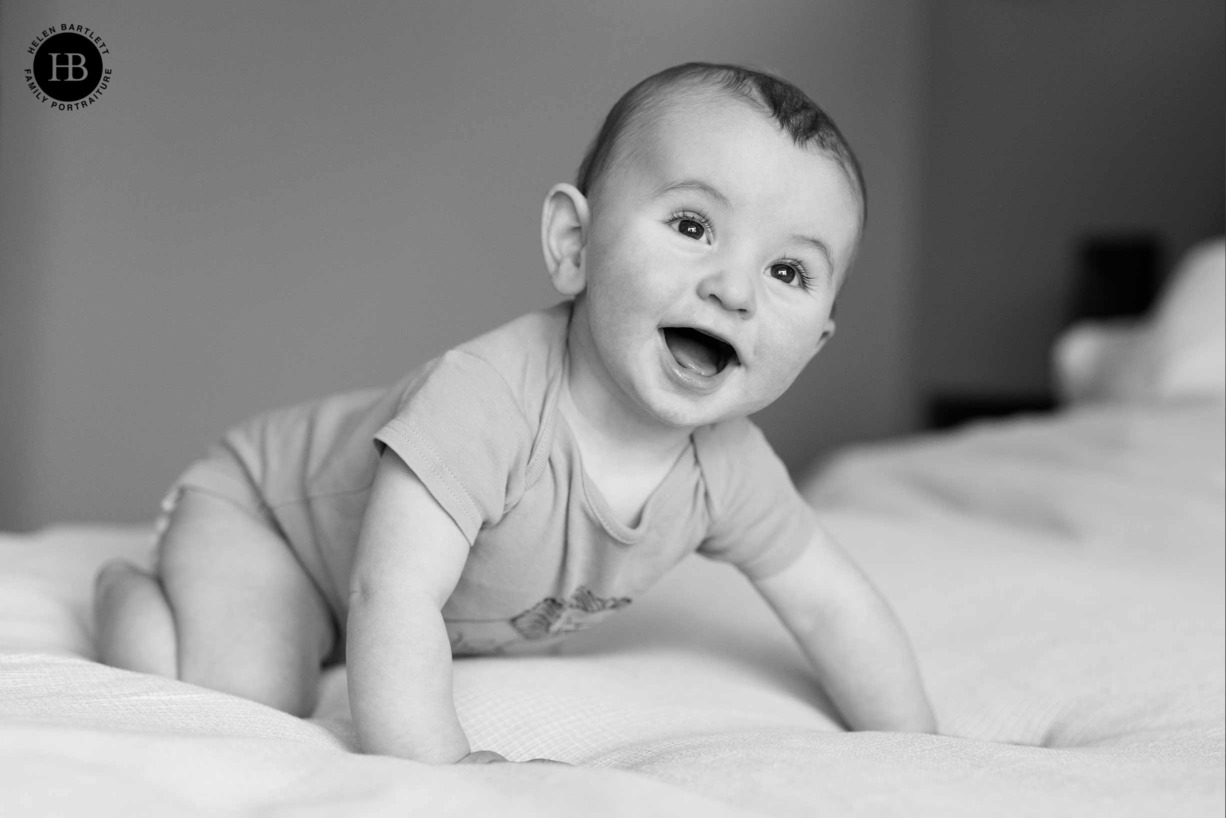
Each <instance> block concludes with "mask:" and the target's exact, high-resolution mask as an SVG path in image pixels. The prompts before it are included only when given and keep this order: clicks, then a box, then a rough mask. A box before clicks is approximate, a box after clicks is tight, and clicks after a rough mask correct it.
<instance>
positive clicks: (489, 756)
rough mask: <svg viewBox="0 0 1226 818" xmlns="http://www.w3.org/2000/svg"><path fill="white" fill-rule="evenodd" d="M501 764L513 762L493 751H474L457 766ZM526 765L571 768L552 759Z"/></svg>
mask: <svg viewBox="0 0 1226 818" xmlns="http://www.w3.org/2000/svg"><path fill="white" fill-rule="evenodd" d="M499 762H507V763H513V762H511V761H510V760H509V759H508V758H507V757H506V756H503V755H499V754H498V753H495V752H494V751H493V750H474V751H473V752H471V753H469V754H468V755H466V756H464V757H463V758H461V759H460V760H459V761H457V762H456V764H497V763H499ZM523 763H525V764H562V765H564V766H567V767H569V766H570V765H569V764H567V763H566V762H565V761H554V760H553V759H550V758H533V759H530V760H528V761H525V762H523Z"/></svg>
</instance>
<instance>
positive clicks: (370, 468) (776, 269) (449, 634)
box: [95, 63, 935, 763]
mask: <svg viewBox="0 0 1226 818" xmlns="http://www.w3.org/2000/svg"><path fill="white" fill-rule="evenodd" d="M864 213H865V193H864V183H863V180H862V177H861V175H860V171H859V167H858V164H857V162H856V159H855V157H854V156H853V154H852V152H851V149H850V147H848V145H847V143H846V142H845V140H844V139H843V137H842V135H841V134H840V133H839V131H838V129H837V128H836V127H835V125H834V123H833V122H832V121H831V120H830V119H829V118H828V117H827V116H826V115H825V113H823V112H822V110H821V109H820V108H818V107H817V106H816V105H815V104H814V103H813V102H812V101H811V100H810V99H809V98H808V97H806V96H805V95H804V94H803V93H802V92H801V91H800V90H799V89H797V88H795V87H794V86H792V85H791V84H789V83H787V82H784V81H782V80H780V79H778V78H775V77H773V76H768V75H765V74H762V73H759V72H756V71H751V70H746V69H744V68H740V67H737V66H727V65H708V64H695V63H691V64H686V65H682V66H677V67H675V68H671V69H668V70H666V71H663V72H661V73H659V74H656V75H655V76H652V77H649V78H648V79H646V80H644V81H643V82H641V83H639V84H638V85H637V86H635V87H634V88H632V89H631V90H630V91H629V92H628V93H627V94H626V95H625V96H624V97H622V99H621V100H619V101H618V102H617V104H616V105H615V106H614V107H613V109H612V111H611V112H610V113H609V116H608V118H607V119H606V120H605V123H604V126H603V127H602V128H601V130H600V133H599V134H598V136H597V137H596V140H595V141H594V143H593V144H592V146H591V148H590V149H589V151H588V154H587V156H586V157H585V158H584V160H583V164H582V166H581V167H580V170H579V178H578V181H577V184H575V185H570V184H558V185H555V186H554V187H553V188H552V189H551V190H550V191H549V193H548V194H547V196H546V198H545V205H544V212H543V215H542V224H541V238H542V244H543V247H544V256H545V266H546V268H547V270H548V272H549V275H550V278H551V279H552V281H553V286H554V287H555V288H556V289H557V291H558V292H559V293H560V294H561V295H563V296H566V297H567V300H565V301H563V302H562V303H560V304H558V305H556V306H554V307H552V308H550V309H547V310H544V311H541V312H536V313H532V314H529V315H526V316H523V317H521V318H519V319H517V320H515V321H512V322H511V323H509V324H507V325H505V326H503V327H500V328H498V329H495V330H493V331H492V332H490V333H488V334H486V335H483V336H481V337H479V338H477V339H475V340H472V341H469V342H468V343H465V344H463V345H461V346H459V347H457V348H456V349H453V350H451V351H450V352H447V353H446V354H444V355H442V356H441V357H439V358H436V359H435V360H433V361H431V362H429V363H427V364H426V365H425V366H423V367H421V368H420V369H418V370H416V371H414V372H413V373H411V374H410V375H408V376H407V377H405V378H404V379H403V380H402V381H400V382H399V383H397V384H395V385H394V386H392V387H391V388H390V389H379V390H371V391H364V392H358V393H352V394H343V395H338V396H334V397H331V398H327V399H325V400H323V401H320V402H316V403H312V404H308V405H304V406H297V407H293V408H290V409H285V410H281V411H277V412H272V413H269V414H266V415H263V416H261V417H258V418H256V419H254V420H252V421H249V422H247V423H246V424H244V425H241V426H239V427H237V428H235V429H233V430H231V431H230V432H229V433H228V434H226V435H225V437H224V438H223V439H222V441H221V442H220V443H219V444H218V445H217V446H216V447H214V449H213V450H212V451H211V453H210V455H209V456H208V457H207V458H205V459H204V460H201V461H199V462H197V463H195V464H194V465H192V466H191V467H190V468H189V469H188V470H187V471H186V472H185V473H184V474H183V476H182V477H181V478H180V479H179V480H178V481H177V482H176V484H175V486H174V488H173V489H172V491H171V492H170V494H169V495H168V496H167V499H166V502H165V503H164V511H165V514H164V516H163V518H162V524H161V526H160V537H159V545H158V552H157V554H158V555H157V561H156V570H155V572H154V574H153V575H149V574H146V573H144V572H142V571H140V570H138V569H137V568H135V567H133V566H131V565H129V564H126V563H112V564H110V565H108V566H106V567H105V568H104V569H103V571H102V572H101V573H100V575H99V577H98V582H97V596H96V602H95V605H96V612H97V619H98V638H99V650H100V655H101V658H102V660H103V661H105V662H107V663H109V664H112V665H115V666H118V667H125V668H129V669H132V670H137V671H142V672H148V673H157V674H162V675H165V676H169V677H173V678H178V679H183V680H185V681H188V682H192V683H194V684H199V685H204V686H206V687H210V688H214V689H217V690H221V691H226V692H229V693H233V694H236V695H239V696H245V697H248V698H251V699H254V700H256V701H260V702H263V703H266V704H268V705H271V706H273V707H277V708H280V709H282V710H285V711H287V712H289V713H294V714H298V715H307V714H309V713H310V712H311V711H312V708H313V707H314V705H315V695H316V687H317V683H318V679H319V673H320V668H321V666H323V665H325V664H328V663H334V662H341V661H344V662H346V663H347V668H348V674H349V696H350V704H351V707H352V712H353V719H354V725H355V728H356V730H357V733H358V737H359V740H360V744H361V747H362V749H363V750H364V751H366V752H370V753H380V754H387V755H393V756H400V757H404V758H410V759H416V760H419V761H425V762H435V763H450V762H458V761H468V762H474V761H490V760H503V759H502V757H501V756H499V755H497V754H496V753H494V752H492V751H488V750H485V751H478V752H474V748H472V747H471V746H470V745H469V742H468V739H467V737H466V736H465V735H464V732H463V730H462V729H461V726H460V723H459V721H458V719H457V717H456V711H455V705H454V703H453V701H452V684H451V658H452V656H454V655H460V654H466V653H483V652H491V651H498V650H504V649H509V648H514V647H515V646H517V645H537V644H548V643H550V641H551V640H553V639H556V638H558V637H560V636H562V635H563V634H565V633H566V632H568V631H572V630H577V629H580V628H584V627H587V626H589V625H591V624H593V623H595V622H598V621H600V620H602V619H605V618H606V617H608V616H610V615H612V614H613V612H615V611H617V610H620V609H622V608H625V607H626V606H628V605H630V604H632V602H633V601H634V600H635V599H637V598H638V597H639V596H640V595H641V594H643V593H644V592H645V591H646V590H647V589H648V588H649V587H650V586H651V585H652V583H654V582H655V581H656V580H657V579H658V578H659V577H660V576H661V575H662V574H663V573H664V572H665V571H667V570H668V569H669V568H671V567H672V566H673V565H675V564H676V563H677V562H678V561H680V560H681V559H682V558H683V557H685V556H686V555H687V554H689V553H691V552H694V551H697V552H698V553H700V554H704V555H706V556H708V557H712V558H716V559H720V560H725V561H727V562H730V563H732V564H733V565H735V566H737V567H738V568H739V569H740V570H741V571H742V572H743V573H744V574H745V575H746V576H747V577H748V578H749V580H750V581H751V582H752V583H753V584H754V586H755V587H756V588H757V590H758V591H759V592H760V593H761V594H762V596H763V597H764V598H765V600H766V601H767V602H768V603H769V604H770V606H771V607H772V608H773V609H774V610H775V611H776V612H777V613H778V615H779V618H780V619H781V620H782V622H783V624H784V625H785V626H786V627H787V628H788V629H789V630H790V631H791V632H792V634H794V635H795V637H796V639H797V641H798V642H799V644H800V646H801V648H802V649H803V650H804V652H805V653H806V654H807V656H808V658H809V659H810V660H811V662H812V664H813V666H814V668H815V670H816V676H817V680H818V681H819V682H820V684H821V685H822V686H823V687H824V689H825V690H826V692H827V693H828V695H829V697H830V699H831V700H832V701H833V702H834V704H835V706H836V707H837V709H838V711H839V714H840V715H841V716H842V717H843V719H844V721H845V722H846V724H847V726H849V727H850V728H851V729H854V730H905V731H924V732H932V731H934V730H935V723H934V719H933V715H932V711H931V708H930V706H929V704H928V701H927V698H926V696H925V694H924V691H923V686H922V684H921V682H920V678H919V673H918V670H917V667H916V662H915V659H914V656H913V654H912V651H911V647H910V645H909V643H908V641H907V638H906V636H905V635H904V633H903V631H902V629H901V627H900V626H899V623H898V621H897V619H896V618H895V616H894V615H893V613H892V612H891V610H890V608H889V606H888V605H887V604H886V602H885V601H884V599H883V598H882V597H881V595H880V594H879V593H878V592H877V591H876V589H875V588H874V587H873V585H872V584H871V583H870V582H869V581H868V579H866V578H865V576H864V575H863V574H862V573H861V572H860V571H859V570H858V569H857V568H856V566H855V565H853V564H852V562H851V561H850V560H849V559H848V557H847V556H846V555H845V554H844V552H843V551H842V550H840V548H839V547H838V545H837V544H836V543H835V542H834V541H833V540H832V539H831V537H830V536H829V535H828V534H827V533H826V532H824V531H823V530H822V528H821V527H820V526H819V525H818V523H817V522H816V520H815V519H814V515H813V512H812V509H811V508H810V507H809V506H808V505H807V504H806V503H805V502H804V501H803V500H802V499H801V497H800V496H799V494H798V492H797V491H796V489H795V487H794V486H793V485H792V483H791V481H790V479H789V478H788V475H787V472H786V471H785V469H784V467H783V465H782V464H781V463H780V461H779V459H778V458H777V457H776V456H775V454H774V453H773V452H772V451H771V448H770V446H769V445H768V444H767V442H766V440H765V438H764V437H763V435H762V433H761V432H760V431H759V430H758V429H757V427H755V426H754V425H753V424H752V423H751V422H750V421H749V420H747V419H746V416H747V415H749V414H751V413H753V412H756V411H757V410H759V409H762V408H763V407H765V406H767V405H768V404H770V403H771V402H772V401H774V400H775V399H776V398H777V397H779V395H780V394H782V393H783V392H784V390H786V389H787V388H788V386H789V385H791V383H792V381H793V380H794V379H795V378H796V376H797V375H798V374H799V373H800V371H801V370H802V369H803V368H804V366H805V365H806V364H807V363H808V362H809V360H810V359H812V358H813V356H814V355H816V354H817V352H818V351H819V350H820V349H821V348H822V347H823V346H824V345H825V343H826V342H827V341H828V340H829V339H830V337H831V336H832V335H833V334H834V321H833V320H832V318H831V312H832V308H833V305H834V300H835V295H836V294H837V293H838V291H839V288H840V286H841V285H842V284H843V282H844V281H845V279H846V277H847V274H848V270H849V268H850V267H851V264H852V261H853V259H854V258H855V254H856V249H857V246H858V243H859V240H860V235H861V231H862V229H863V225H864Z"/></svg>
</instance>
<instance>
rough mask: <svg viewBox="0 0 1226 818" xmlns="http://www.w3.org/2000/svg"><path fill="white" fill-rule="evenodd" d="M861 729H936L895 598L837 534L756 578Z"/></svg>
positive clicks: (817, 537)
mask: <svg viewBox="0 0 1226 818" xmlns="http://www.w3.org/2000/svg"><path fill="white" fill-rule="evenodd" d="M754 585H755V586H756V587H757V589H758V591H759V592H760V593H761V594H762V596H763V597H764V598H765V599H766V601H767V602H768V603H770V606H771V607H772V608H774V609H775V612H776V613H777V614H778V615H779V618H780V619H781V620H783V623H784V624H785V625H786V626H787V627H788V630H790V631H791V632H792V635H793V636H795V637H796V640H797V641H798V642H799V643H800V646H801V647H802V648H803V649H804V652H805V654H806V655H807V656H808V657H809V660H810V662H812V664H813V667H814V668H815V669H816V671H817V676H818V679H819V681H820V682H821V683H822V685H823V687H824V688H825V690H826V693H827V694H828V695H829V696H830V698H831V700H832V701H833V702H834V705H835V707H837V708H838V711H839V713H840V714H841V715H842V716H843V718H844V720H845V721H846V722H847V725H848V726H849V727H850V728H851V729H853V730H894V731H902V732H918V733H935V732H936V720H935V718H934V717H933V714H932V707H931V706H930V705H929V703H928V697H927V696H926V695H925V693H924V688H923V684H922V682H921V681H920V674H919V668H918V666H917V665H916V661H915V655H914V653H913V651H912V649H911V644H910V642H909V641H908V640H907V636H906V634H905V633H904V632H903V629H902V626H901V624H900V623H899V621H898V618H897V617H896V616H895V615H894V612H893V611H892V610H891V609H890V606H889V604H888V603H887V602H886V601H885V599H884V598H883V597H882V596H881V594H880V593H879V592H878V591H877V589H876V588H875V587H874V586H873V585H872V583H871V582H869V580H868V578H867V577H866V576H864V574H863V573H861V571H860V569H859V568H858V567H857V566H856V565H855V564H854V563H853V562H852V561H851V559H850V558H849V557H848V556H847V554H846V553H844V551H843V550H842V549H841V548H840V547H839V546H838V544H837V543H836V542H834V540H833V538H832V537H830V535H829V534H827V533H826V532H824V531H822V530H821V529H818V530H817V531H816V532H815V533H814V535H813V537H812V539H811V540H810V542H809V545H808V547H807V548H806V549H805V550H804V552H803V553H802V554H801V556H800V557H799V559H797V560H795V561H793V562H792V564H791V565H790V566H788V567H787V568H785V569H783V570H782V571H779V572H778V573H775V574H771V575H770V576H767V577H761V578H757V579H755V580H754Z"/></svg>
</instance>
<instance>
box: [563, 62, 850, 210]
mask: <svg viewBox="0 0 1226 818" xmlns="http://www.w3.org/2000/svg"><path fill="white" fill-rule="evenodd" d="M684 85H688V86H696V87H702V86H707V87H709V88H712V89H714V90H717V91H722V92H724V93H728V94H732V95H734V96H737V97H740V98H741V99H744V100H745V101H747V102H749V103H750V104H752V105H755V106H757V107H758V108H761V109H763V113H766V114H769V115H770V116H771V117H772V118H774V120H775V121H776V122H778V123H779V125H780V127H782V128H783V129H784V130H785V131H786V132H787V133H788V135H789V136H791V137H792V140H793V141H794V142H795V143H796V144H797V145H798V146H802V147H803V146H807V145H813V146H815V147H817V148H818V149H819V150H821V151H823V152H825V153H827V154H828V155H830V156H831V157H833V158H834V159H835V160H836V161H837V162H838V163H839V164H840V166H842V168H843V170H844V171H845V172H846V173H847V176H848V179H849V180H850V181H851V184H852V187H854V188H855V192H856V194H857V195H858V196H859V199H860V219H861V222H863V221H864V219H865V217H866V216H867V209H868V195H867V190H866V189H865V186H864V174H863V173H862V171H861V170H860V162H859V160H857V159H856V155H855V154H854V153H853V152H852V150H851V146H850V145H849V144H847V140H846V139H844V138H843V134H842V133H840V132H839V129H838V126H836V125H835V124H834V120H833V119H831V118H830V116H829V115H828V114H827V113H826V112H825V111H823V110H822V109H821V108H820V107H818V105H817V103H815V102H814V101H813V100H811V99H809V97H808V96H807V95H806V94H805V92H804V91H801V90H800V89H799V88H797V87H796V86H795V85H793V84H792V83H790V82H788V81H787V80H784V79H781V78H779V77H776V76H774V75H771V74H766V73H763V72H761V71H755V70H753V69H751V68H744V67H742V66H739V65H722V64H714V63H701V62H690V63H685V64H684V65H677V66H673V67H672V68H666V69H664V70H663V71H661V72H659V73H658V74H653V75H651V76H650V77H648V78H647V79H645V80H643V81H642V82H640V83H639V84H638V85H636V86H634V87H633V88H631V89H630V90H629V91H627V92H626V93H625V94H623V95H622V98H621V99H619V100H618V101H617V103H616V104H614V106H613V107H612V108H611V109H610V110H609V114H608V116H606V117H605V120H604V124H603V125H602V126H601V127H600V131H599V133H597V134H596V138H595V139H594V140H592V144H591V145H590V146H589V147H588V149H587V153H586V154H585V155H584V157H583V162H582V163H581V164H580V165H579V173H578V175H577V177H576V181H575V187H577V188H578V189H579V192H580V193H582V194H583V195H584V196H587V195H590V192H591V191H592V190H593V189H594V188H595V186H596V185H597V183H599V182H600V180H601V178H602V177H603V176H604V175H605V174H606V173H607V172H608V171H609V167H610V164H611V162H612V160H613V157H614V151H615V149H616V148H617V147H618V144H619V143H620V142H622V141H624V140H625V139H626V138H627V136H628V135H630V134H629V133H628V132H632V131H637V130H638V129H640V128H641V127H642V126H643V124H644V123H643V122H642V120H643V118H644V116H645V115H646V114H648V113H649V112H652V111H653V110H658V109H659V108H661V107H663V104H664V103H666V102H667V101H668V94H669V92H670V91H672V90H674V89H675V88H677V87H678V86H684Z"/></svg>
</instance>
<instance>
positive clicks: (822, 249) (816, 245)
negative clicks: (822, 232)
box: [792, 233, 837, 270]
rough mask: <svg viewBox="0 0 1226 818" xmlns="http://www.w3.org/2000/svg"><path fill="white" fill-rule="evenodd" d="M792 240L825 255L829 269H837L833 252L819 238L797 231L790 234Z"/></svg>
mask: <svg viewBox="0 0 1226 818" xmlns="http://www.w3.org/2000/svg"><path fill="white" fill-rule="evenodd" d="M792 241H797V242H800V243H801V244H807V245H809V246H810V247H812V248H813V249H814V250H816V251H817V252H819V253H821V254H822V255H823V256H825V257H826V263H827V264H829V265H830V269H831V270H835V269H837V268H836V267H835V266H834V254H833V253H831V252H830V248H829V247H828V246H827V245H826V242H824V241H822V240H821V239H815V238H813V237H812V236H802V235H800V234H799V233H797V234H796V235H794V236H792Z"/></svg>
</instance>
